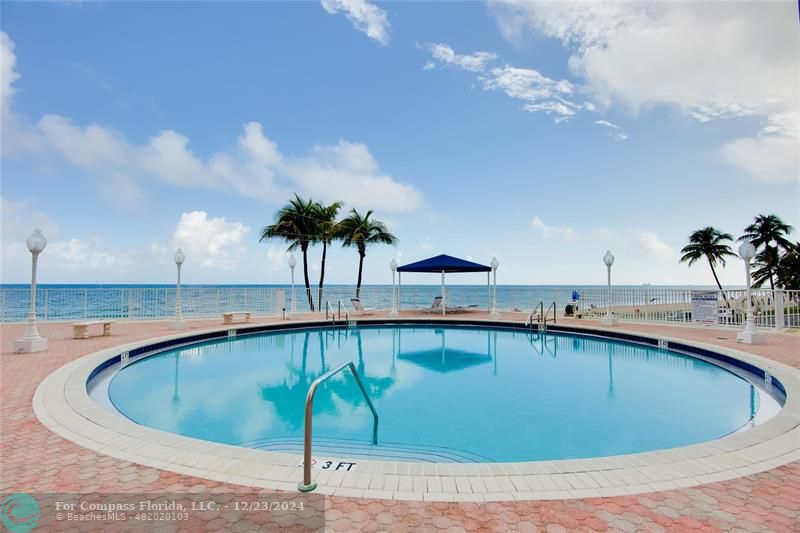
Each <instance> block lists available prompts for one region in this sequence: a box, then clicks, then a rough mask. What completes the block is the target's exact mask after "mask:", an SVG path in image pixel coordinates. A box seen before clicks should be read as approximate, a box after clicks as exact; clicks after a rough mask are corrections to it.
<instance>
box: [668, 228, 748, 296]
mask: <svg viewBox="0 0 800 533" xmlns="http://www.w3.org/2000/svg"><path fill="white" fill-rule="evenodd" d="M732 240H733V235H730V234H728V233H722V232H721V231H719V230H718V229H716V228H713V227H711V226H708V227H706V228H703V229H699V230H697V231H695V232H694V233H692V234H691V235H689V244H687V245H686V246H684V247H683V249H682V250H681V253H682V254H683V255H682V256H681V259H680V262H681V263H685V262H688V263H689V266H692V264H693V263H694V262H695V261H698V260H700V259H703V258H705V259H706V260H708V265H709V266H710V267H711V273H712V274H714V280H715V281H716V282H717V287H719V290H720V292H721V291H722V284H721V283H720V282H719V277H717V271H716V270H715V269H714V266H715V265H716V264H721V265H722V266H723V267H724V266H725V257H731V256H735V255H736V254H734V253H733V252H732V251H731V247H730V246H728V245H727V244H725V241H732ZM722 297H723V298H725V303H727V302H728V298H727V297H726V296H725V293H724V292H723V293H722Z"/></svg>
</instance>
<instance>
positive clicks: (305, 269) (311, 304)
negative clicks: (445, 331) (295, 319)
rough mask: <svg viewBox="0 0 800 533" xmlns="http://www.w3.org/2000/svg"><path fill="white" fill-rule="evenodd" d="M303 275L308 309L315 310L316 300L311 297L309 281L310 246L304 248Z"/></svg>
mask: <svg viewBox="0 0 800 533" xmlns="http://www.w3.org/2000/svg"><path fill="white" fill-rule="evenodd" d="M303 275H304V276H305V278H306V296H308V308H309V309H310V310H311V311H313V310H314V298H312V297H311V283H309V281H308V246H306V247H304V248H303Z"/></svg>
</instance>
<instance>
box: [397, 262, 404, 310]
mask: <svg viewBox="0 0 800 533" xmlns="http://www.w3.org/2000/svg"><path fill="white" fill-rule="evenodd" d="M402 279H403V273H402V272H400V271H398V272H397V312H398V313H399V312H400V287H401V286H402V285H403V281H402Z"/></svg>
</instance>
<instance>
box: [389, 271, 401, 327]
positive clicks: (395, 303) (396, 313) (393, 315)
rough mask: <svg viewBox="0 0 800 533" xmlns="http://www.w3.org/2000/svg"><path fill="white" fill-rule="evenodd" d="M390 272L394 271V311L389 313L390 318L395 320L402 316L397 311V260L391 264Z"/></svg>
mask: <svg viewBox="0 0 800 533" xmlns="http://www.w3.org/2000/svg"><path fill="white" fill-rule="evenodd" d="M389 270H391V271H392V310H391V311H390V312H389V316H390V317H392V318H394V317H397V316H400V313H399V312H398V310H397V286H396V285H395V275H396V274H397V260H396V259H394V258H392V260H391V262H390V263H389Z"/></svg>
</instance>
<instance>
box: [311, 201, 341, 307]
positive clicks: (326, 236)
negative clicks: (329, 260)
mask: <svg viewBox="0 0 800 533" xmlns="http://www.w3.org/2000/svg"><path fill="white" fill-rule="evenodd" d="M342 205H343V204H342V202H333V203H332V204H329V205H323V204H321V203H319V202H317V203H316V204H315V206H314V209H315V210H316V214H315V222H316V223H317V224H316V231H315V232H314V233H315V235H316V240H317V241H318V242H321V243H322V264H321V265H320V270H319V290H318V294H317V302H319V307H320V309H322V284H323V282H324V281H325V257H326V256H327V255H328V244H330V243H331V242H332V241H333V240H335V239H336V238H338V232H339V224H338V223H337V222H336V215H338V214H339V209H341V208H342Z"/></svg>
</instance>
